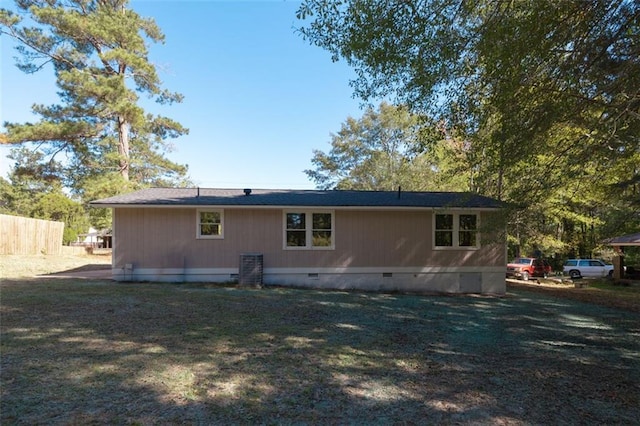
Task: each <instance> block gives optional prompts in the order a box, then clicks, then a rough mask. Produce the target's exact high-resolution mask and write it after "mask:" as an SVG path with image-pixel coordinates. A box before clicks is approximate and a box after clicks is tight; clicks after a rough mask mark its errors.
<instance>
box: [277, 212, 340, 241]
mask: <svg viewBox="0 0 640 426" xmlns="http://www.w3.org/2000/svg"><path fill="white" fill-rule="evenodd" d="M333 232H334V231H333V212H311V211H291V212H285V214H284V247H285V249H333V248H334V240H333Z"/></svg>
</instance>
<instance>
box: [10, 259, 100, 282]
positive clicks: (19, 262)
mask: <svg viewBox="0 0 640 426" xmlns="http://www.w3.org/2000/svg"><path fill="white" fill-rule="evenodd" d="M109 265H111V254H99V255H98V254H96V255H91V254H84V255H44V254H41V255H32V256H25V255H7V254H5V255H0V278H1V279H4V280H9V279H16V278H31V277H34V276H36V275H46V274H53V273H57V272H64V271H69V270H79V269H92V268H96V267H108V266H109Z"/></svg>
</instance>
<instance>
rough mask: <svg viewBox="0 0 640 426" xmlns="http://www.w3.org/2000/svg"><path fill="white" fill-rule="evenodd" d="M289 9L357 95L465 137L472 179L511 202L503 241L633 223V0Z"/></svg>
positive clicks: (572, 246) (582, 244) (637, 179)
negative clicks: (342, 65)
mask: <svg viewBox="0 0 640 426" xmlns="http://www.w3.org/2000/svg"><path fill="white" fill-rule="evenodd" d="M298 17H299V18H300V19H301V25H302V27H301V28H300V29H299V30H300V32H301V34H302V36H303V37H304V38H305V39H306V40H308V41H309V42H310V43H312V44H315V45H317V46H320V47H322V48H324V49H326V50H328V51H329V52H330V53H331V54H332V57H333V59H334V60H345V61H346V62H347V63H348V64H350V65H351V66H352V67H353V68H354V69H355V71H356V75H357V78H356V79H355V80H354V81H352V82H351V83H352V86H353V88H354V93H355V95H356V96H358V97H360V98H361V99H363V100H364V101H365V102H368V103H371V102H372V101H374V100H376V99H380V98H386V99H392V100H394V101H395V102H396V103H398V104H402V105H407V106H408V108H409V110H410V111H411V112H412V113H413V114H417V115H420V116H423V117H432V118H433V120H434V121H435V122H442V123H444V126H445V127H446V128H447V129H448V131H450V132H452V133H454V134H455V135H456V138H457V139H459V140H461V141H464V143H465V144H467V148H468V149H467V151H466V154H465V155H466V157H467V159H468V167H469V168H470V170H471V172H472V176H473V184H472V189H473V190H476V191H478V192H481V193H483V194H485V195H489V196H494V197H496V198H499V199H502V200H505V201H507V202H509V203H510V205H513V206H515V207H516V209H514V216H513V217H512V222H511V227H510V228H511V231H513V238H514V240H515V243H514V244H522V243H523V242H526V244H527V245H528V249H533V246H534V245H537V246H539V247H542V246H544V247H547V248H548V251H552V250H555V249H558V248H561V249H562V250H564V251H565V252H573V253H575V254H580V255H588V254H589V250H591V249H593V247H594V246H595V245H596V244H597V242H598V241H599V240H600V239H601V238H602V237H603V236H610V235H611V234H608V232H612V230H613V229H616V228H617V229H618V232H620V231H622V229H625V230H637V229H640V216H639V214H640V213H638V212H639V211H640V6H639V4H638V2H637V1H630V0H614V1H611V0H607V1H604V0H566V1H561V2H558V1H552V0H541V1H536V2H531V1H512V2H496V1H476V2H468V1H462V0H427V1H415V0H409V1H393V0H390V1H367V0H362V1H361V0H352V1H348V0H347V1H340V0H304V1H303V2H302V4H301V6H300V8H299V10H298ZM425 146H426V145H425Z"/></svg>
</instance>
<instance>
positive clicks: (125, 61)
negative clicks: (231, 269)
mask: <svg viewBox="0 0 640 426" xmlns="http://www.w3.org/2000/svg"><path fill="white" fill-rule="evenodd" d="M128 4H129V2H128V0H18V1H16V8H15V11H14V10H8V9H0V34H2V35H4V36H9V37H12V38H14V39H15V40H16V41H17V42H18V47H17V50H18V51H19V53H20V54H21V55H22V56H21V58H22V59H21V60H20V62H18V64H17V65H18V67H19V68H20V69H21V70H23V71H25V72H28V73H31V72H36V71H38V70H41V69H43V68H44V67H45V66H47V65H48V64H51V65H52V66H53V70H54V72H55V76H56V79H57V86H58V88H59V92H58V94H59V96H60V103H59V104H58V105H51V106H45V105H34V106H33V112H34V113H35V114H36V115H38V116H40V121H38V122H36V123H24V124H18V123H5V124H4V126H5V128H6V129H7V132H6V135H5V138H6V140H7V141H8V142H9V143H15V144H23V143H25V142H35V143H37V144H38V146H39V147H40V148H39V152H41V153H43V154H44V155H45V157H46V160H47V161H51V159H53V158H55V157H56V155H58V154H60V153H65V154H66V155H67V157H68V158H69V160H68V162H66V163H65V170H64V174H65V182H64V183H65V184H66V185H68V186H69V187H70V188H71V189H72V190H73V191H75V192H76V193H80V194H82V193H83V191H85V190H86V189H87V188H86V187H85V186H86V185H90V184H91V182H93V181H95V180H98V181H102V180H103V179H105V177H108V179H110V180H111V181H112V182H113V185H107V186H105V185H102V186H100V187H101V188H103V189H105V190H106V191H107V192H106V193H104V194H100V195H101V196H105V195H111V194H114V193H117V192H122V191H123V190H125V191H126V190H128V189H130V188H132V187H137V186H145V185H150V184H158V185H162V184H164V185H166V184H167V183H173V182H174V181H178V182H179V181H180V180H181V179H183V178H184V176H185V174H186V171H187V169H186V167H185V166H182V165H179V164H176V163H173V162H171V161H169V160H167V159H166V158H165V157H164V155H163V153H164V152H166V151H167V150H168V148H169V145H168V144H167V140H168V139H171V138H175V137H178V136H180V135H182V134H184V133H186V132H187V129H185V128H184V127H182V126H181V125H180V124H179V123H177V122H176V121H174V120H171V119H169V118H166V117H162V116H154V115H151V114H148V113H146V112H145V111H144V110H143V108H142V107H141V106H140V105H139V101H140V99H139V94H143V95H146V96H148V97H149V98H151V99H154V100H155V101H156V102H158V103H160V104H171V103H173V102H180V101H181V100H182V96H181V95H179V94H177V93H171V92H169V91H167V90H165V89H163V88H162V86H161V81H160V79H159V77H158V74H157V72H156V69H155V67H154V65H153V64H152V63H151V62H149V59H148V44H149V43H150V42H153V43H157V42H162V41H163V38H164V36H163V34H162V32H161V30H160V28H158V26H157V25H156V24H155V22H154V21H153V20H152V19H147V18H142V17H140V16H139V15H138V14H137V13H135V12H134V11H133V10H131V9H129V8H128ZM16 11H17V12H16ZM23 17H26V18H28V19H23ZM25 22H26V23H25ZM91 192H92V193H95V192H96V191H95V188H93V190H92V191H91Z"/></svg>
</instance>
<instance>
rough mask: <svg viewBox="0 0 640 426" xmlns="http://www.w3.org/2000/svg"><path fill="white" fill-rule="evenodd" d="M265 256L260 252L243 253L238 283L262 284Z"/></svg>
mask: <svg viewBox="0 0 640 426" xmlns="http://www.w3.org/2000/svg"><path fill="white" fill-rule="evenodd" d="M262 270H263V256H262V254H260V253H243V254H241V255H240V268H239V275H238V283H239V284H240V285H246V286H254V287H261V286H262Z"/></svg>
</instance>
